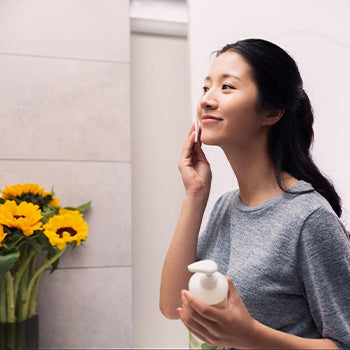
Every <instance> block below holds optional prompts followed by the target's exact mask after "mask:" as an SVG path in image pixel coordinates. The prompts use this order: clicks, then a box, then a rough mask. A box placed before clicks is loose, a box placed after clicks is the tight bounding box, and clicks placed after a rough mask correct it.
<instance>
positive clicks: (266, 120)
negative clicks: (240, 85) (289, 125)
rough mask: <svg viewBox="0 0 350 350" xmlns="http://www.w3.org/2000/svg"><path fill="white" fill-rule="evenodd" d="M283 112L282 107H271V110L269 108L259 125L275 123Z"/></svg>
mask: <svg viewBox="0 0 350 350" xmlns="http://www.w3.org/2000/svg"><path fill="white" fill-rule="evenodd" d="M284 112H285V110H284V109H273V110H270V111H269V112H268V113H266V115H265V116H264V117H263V120H262V123H261V125H263V126H269V125H273V124H276V123H277V122H278V121H279V120H280V119H281V118H282V116H283V114H284Z"/></svg>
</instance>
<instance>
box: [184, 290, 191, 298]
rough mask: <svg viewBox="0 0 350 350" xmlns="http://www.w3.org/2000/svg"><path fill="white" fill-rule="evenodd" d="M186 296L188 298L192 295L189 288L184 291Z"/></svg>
mask: <svg viewBox="0 0 350 350" xmlns="http://www.w3.org/2000/svg"><path fill="white" fill-rule="evenodd" d="M184 296H185V297H186V298H188V297H189V296H190V292H189V291H187V290H185V291H184Z"/></svg>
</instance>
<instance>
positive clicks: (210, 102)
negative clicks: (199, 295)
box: [200, 90, 218, 109]
mask: <svg viewBox="0 0 350 350" xmlns="http://www.w3.org/2000/svg"><path fill="white" fill-rule="evenodd" d="M200 105H201V107H202V109H216V108H217V107H218V100H217V98H216V97H215V94H214V93H213V92H211V91H210V90H208V91H207V92H206V93H205V94H204V95H203V96H202V97H201V100H200Z"/></svg>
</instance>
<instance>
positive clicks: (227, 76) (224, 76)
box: [204, 73, 242, 81]
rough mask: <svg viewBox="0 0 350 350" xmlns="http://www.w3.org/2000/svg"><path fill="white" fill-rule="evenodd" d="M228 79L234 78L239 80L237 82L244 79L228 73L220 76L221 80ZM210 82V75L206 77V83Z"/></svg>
mask: <svg viewBox="0 0 350 350" xmlns="http://www.w3.org/2000/svg"><path fill="white" fill-rule="evenodd" d="M226 78H234V79H237V80H240V81H242V79H241V78H240V77H239V76H237V75H235V74H227V73H224V74H222V75H221V76H220V79H226ZM210 80H211V78H210V76H209V75H208V76H206V77H205V79H204V81H210Z"/></svg>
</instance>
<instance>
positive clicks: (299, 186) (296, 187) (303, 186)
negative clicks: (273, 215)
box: [233, 180, 312, 212]
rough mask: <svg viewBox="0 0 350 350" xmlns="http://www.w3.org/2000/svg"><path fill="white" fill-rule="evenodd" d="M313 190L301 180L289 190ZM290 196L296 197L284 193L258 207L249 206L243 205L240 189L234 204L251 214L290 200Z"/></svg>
mask: <svg viewBox="0 0 350 350" xmlns="http://www.w3.org/2000/svg"><path fill="white" fill-rule="evenodd" d="M311 189H312V186H311V185H310V184H309V183H307V182H305V181H303V180H299V181H298V182H296V183H295V184H293V185H292V186H291V187H290V188H289V190H291V191H305V190H306V191H307V190H311ZM289 196H294V195H293V194H290V193H286V192H283V193H281V194H279V195H278V196H275V197H272V198H270V199H267V200H266V201H264V202H261V203H259V204H257V205H253V206H248V205H245V204H243V203H242V201H241V198H240V197H239V189H238V191H237V192H236V196H235V198H234V201H233V203H234V205H235V207H236V208H238V209H239V210H241V211H247V212H248V211H249V212H251V211H257V210H261V209H264V208H267V207H270V206H271V205H273V204H275V203H277V202H279V201H280V200H282V199H283V198H288V197H289Z"/></svg>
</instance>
